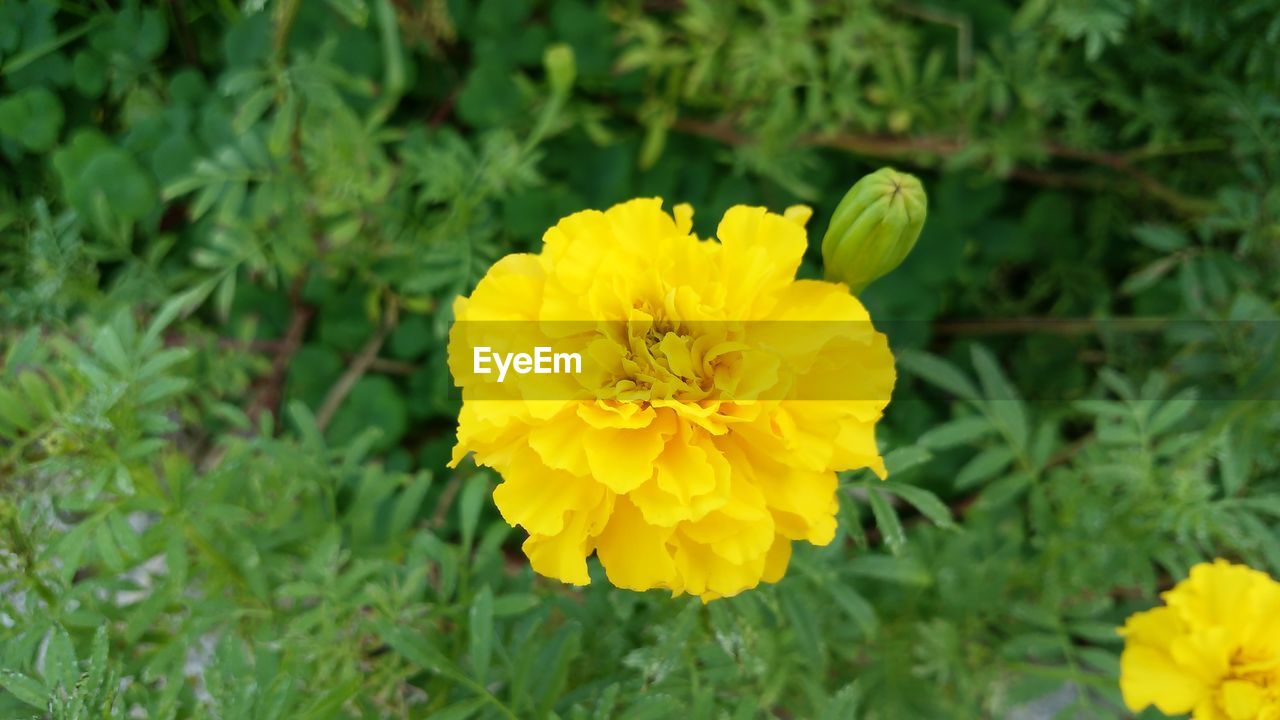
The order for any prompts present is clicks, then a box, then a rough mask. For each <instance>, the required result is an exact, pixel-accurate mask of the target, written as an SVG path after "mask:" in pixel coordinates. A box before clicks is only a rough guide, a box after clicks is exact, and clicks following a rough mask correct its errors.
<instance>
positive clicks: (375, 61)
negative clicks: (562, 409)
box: [0, 0, 1280, 720]
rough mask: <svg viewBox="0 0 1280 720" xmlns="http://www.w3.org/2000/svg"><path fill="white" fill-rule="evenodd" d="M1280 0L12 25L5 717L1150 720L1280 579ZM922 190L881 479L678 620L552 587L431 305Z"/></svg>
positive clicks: (277, 3) (165, 9) (442, 307)
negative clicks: (542, 266)
mask: <svg viewBox="0 0 1280 720" xmlns="http://www.w3.org/2000/svg"><path fill="white" fill-rule="evenodd" d="M1277 36H1280V4H1278V3H1277V2H1276V1H1275V0H1242V1H1241V2H1235V3H1204V2H1202V1H1201V0H1168V1H1167V2H1160V3H1156V2H1149V1H1148V0H1139V1H1138V2H1133V3H1126V2H1122V1H1120V0H1031V1H1029V2H1025V3H1014V2H1012V1H1011V0H958V1H957V2H951V3H934V2H915V1H913V2H899V1H896V0H894V1H890V0H831V1H819V0H787V1H785V2H781V1H779V2H769V1H766V0H751V1H749V2H728V1H726V0H684V1H683V2H661V1H654V0H649V1H642V0H610V1H609V2H605V3H587V2H585V1H583V0H542V1H539V2H529V3H525V2H509V1H508V0H477V1H476V2H467V1H465V0H421V1H420V2H408V1H403V0H325V1H323V2H322V1H321V0H307V1H306V2H303V1H302V0H243V2H235V1H234V0H200V1H195V2H182V1H181V0H176V1H174V2H166V3H141V2H139V1H138V0H123V1H121V2H107V1H106V0H5V1H4V2H0V179H2V182H0V688H2V690H0V716H4V717H51V718H87V717H90V716H93V717H120V718H123V717H146V718H178V717H182V718H186V717H209V718H250V717H252V718H344V717H403V718H417V717H432V718H453V719H459V718H543V717H556V718H564V719H566V720H567V719H569V718H575V719H576V718H614V717H617V718H626V719H627V720H642V719H644V718H665V717H670V716H673V715H674V714H676V713H681V714H683V715H685V716H687V717H689V718H691V719H698V720H700V719H703V718H708V719H709V718H716V719H720V718H734V719H735V720H736V719H738V718H744V719H745V718H755V717H783V718H809V717H813V718H832V719H836V718H841V719H842V718H851V717H860V718H868V719H885V720H896V719H901V718H938V717H942V718H996V717H1001V718H1002V717H1009V716H1010V714H1011V713H1013V712H1015V711H1017V712H1025V711H1027V708H1028V706H1036V703H1042V702H1044V700H1043V698H1045V697H1049V698H1050V699H1051V700H1052V701H1054V702H1056V703H1057V705H1058V707H1057V709H1060V710H1061V712H1062V713H1063V715H1062V716H1063V717H1090V718H1092V717H1126V716H1127V715H1126V711H1125V709H1124V706H1123V703H1122V698H1121V693H1120V686H1119V683H1118V670H1119V660H1118V659H1119V656H1120V652H1121V649H1122V647H1123V644H1122V638H1121V637H1120V636H1119V635H1118V634H1117V632H1116V628H1117V627H1119V626H1120V625H1122V624H1123V622H1124V619H1125V618H1126V617H1128V616H1129V615H1130V614H1131V613H1133V612H1135V611H1140V610H1147V609H1149V608H1151V607H1153V606H1154V605H1156V604H1157V603H1158V599H1157V594H1158V592H1159V591H1161V590H1164V589H1168V588H1170V587H1172V586H1173V585H1174V584H1175V583H1176V582H1178V581H1179V580H1181V579H1183V578H1185V577H1187V574H1188V572H1189V569H1190V568H1191V567H1192V566H1194V565H1196V564H1198V563H1201V562H1204V561H1208V560H1212V559H1213V558H1215V557H1224V558H1228V559H1231V560H1232V561H1235V562H1239V563H1242V564H1246V565H1248V566H1250V567H1252V568H1255V569H1257V570H1261V571H1265V572H1268V573H1270V574H1271V575H1272V577H1280V534H1278V533H1277V530H1276V521H1277V519H1278V518H1280V456H1278V453H1277V448H1280V412H1278V411H1277V408H1278V407H1280V405H1277V402H1278V401H1280V339H1278V337H1277V335H1278V333H1277V329H1278V328H1280V317H1278V313H1280V280H1277V278H1280V96H1278V95H1277V92H1276V88H1277V87H1280V45H1277V42H1276V38H1277ZM890 161H891V162H892V164H894V165H895V166H897V167H899V168H901V169H903V170H907V171H910V172H912V173H913V174H915V175H917V176H918V177H920V179H921V180H922V182H923V184H924V187H925V189H926V190H927V192H928V195H929V219H928V221H927V223H926V225H925V227H924V230H923V234H922V235H921V237H920V239H919V242H918V244H917V246H916V248H915V250H914V252H913V253H912V254H911V255H910V256H909V257H908V258H907V259H906V260H905V262H904V263H903V264H902V265H901V266H900V267H899V268H898V269H897V270H896V271H895V272H894V273H893V274H891V275H889V276H887V277H885V278H883V279H881V280H879V281H878V282H876V283H875V285H874V286H872V287H870V288H869V289H868V290H867V291H866V292H865V293H863V294H862V295H861V299H862V300H863V302H864V303H865V304H866V305H867V307H868V308H869V309H870V311H871V314H872V317H873V318H875V321H876V325H877V328H878V329H880V330H882V331H883V332H885V333H886V334H887V335H888V338H889V343H890V347H891V348H892V349H893V352H894V355H895V357H896V359H897V365H898V376H899V379H898V384H897V386H896V388H895V391H894V397H893V400H892V402H891V403H890V404H889V407H888V410H887V415H886V417H885V419H884V420H882V421H881V422H880V423H879V425H878V431H879V433H878V440H879V444H880V447H881V449H882V451H883V452H884V455H885V461H886V464H887V466H888V471H889V479H888V480H887V481H880V480H879V479H876V478H875V477H873V476H872V475H871V474H870V472H869V471H859V472H855V473H846V474H844V475H843V476H842V477H841V485H840V500H841V502H840V514H839V526H838V528H837V529H836V532H835V539H834V541H833V542H832V543H830V544H829V545H827V546H825V547H809V546H806V545H804V544H797V546H796V549H795V553H794V555H793V557H792V559H791V567H790V570H789V571H788V573H787V576H786V577H785V578H784V579H783V580H782V581H781V582H779V583H778V584H776V585H771V586H767V587H760V588H757V589H754V590H752V591H749V592H746V593H743V594H741V595H739V596H736V597H733V598H728V599H722V600H716V601H715V602H712V603H710V604H707V605H703V604H702V603H701V602H700V601H699V600H698V599H696V598H688V597H681V598H675V599H673V598H671V597H670V596H669V593H663V592H660V591H652V592H648V593H632V592H623V591H619V590H616V589H614V588H612V587H610V586H609V585H608V584H607V583H605V582H604V574H603V571H602V569H601V567H600V566H599V564H598V563H596V562H594V561H592V563H591V564H590V565H589V567H588V571H589V573H590V576H591V578H592V579H593V582H592V584H591V585H590V586H588V587H587V588H584V589H579V590H575V589H571V588H565V587H563V586H561V585H560V584H559V583H555V582H548V581H544V580H542V579H537V578H535V576H534V574H533V572H532V571H531V569H530V568H529V567H528V564H527V562H526V560H525V559H524V557H523V556H522V555H521V554H520V553H519V545H520V543H521V542H522V540H523V539H524V538H523V537H522V533H521V532H520V531H517V530H513V529H512V528H510V527H509V526H508V525H507V524H506V523H505V522H503V520H502V518H501V517H500V516H499V515H498V512H497V510H496V509H495V508H494V507H493V503H492V501H491V500H490V494H491V491H492V489H493V488H494V486H495V484H496V478H495V477H493V476H492V475H491V474H490V473H489V471H487V470H485V469H483V468H478V467H476V466H475V465H474V464H471V463H470V462H469V461H468V462H464V463H463V464H461V465H460V466H459V467H458V468H456V469H449V468H448V467H447V464H448V462H449V458H450V449H451V447H452V446H453V445H454V442H455V431H456V422H457V418H458V412H459V409H460V398H459V396H458V393H457V391H456V389H455V388H453V386H452V383H451V380H450V375H449V371H448V367H447V353H446V345H447V336H448V330H449V327H450V324H451V322H452V320H453V316H452V307H453V301H454V299H455V298H456V297H458V296H459V295H466V294H469V293H471V292H472V290H473V289H474V287H475V285H476V283H477V281H478V280H479V279H480V278H481V277H482V276H484V274H485V273H486V272H487V271H488V270H489V268H490V267H491V266H492V265H493V263H494V262H495V261H496V260H498V259H499V258H500V257H503V256H505V255H507V254H509V253H513V252H527V251H535V252H536V251H537V249H538V248H539V247H540V238H541V236H542V233H543V232H544V231H545V230H546V229H547V228H549V227H551V226H553V225H554V224H555V223H556V221H557V220H558V219H559V218H561V217H563V216H565V215H568V214H570V213H572V212H574V211H577V210H581V209H584V208H599V209H603V208H606V207H609V206H610V205H612V204H614V203H617V202H620V201H623V200H626V199H629V198H634V197H652V196H660V197H663V198H664V199H665V200H666V201H667V203H668V206H670V205H673V204H675V203H679V202H688V203H691V204H693V205H694V206H696V207H697V208H698V215H697V216H696V217H694V218H693V223H694V230H695V232H696V233H697V234H698V235H699V236H700V237H709V236H711V235H713V234H714V230H715V228H714V222H715V221H716V219H718V218H720V217H721V216H722V215H723V214H724V211H725V210H726V209H728V208H729V207H731V206H733V205H741V204H746V205H758V206H765V207H768V208H770V209H772V210H774V211H781V210H782V209H783V208H786V207H788V206H791V205H793V204H797V203H807V204H810V205H812V206H813V207H814V209H815V214H814V216H813V218H812V219H811V220H810V223H809V227H810V228H811V229H812V231H811V232H810V240H811V242H810V246H809V248H808V250H807V251H806V253H805V256H804V260H803V262H802V263H801V266H800V270H799V275H800V276H801V277H818V276H820V275H821V270H820V268H821V264H820V262H821V252H820V248H819V247H818V242H817V238H820V237H821V232H820V231H821V230H822V229H823V228H825V227H827V225H828V223H829V221H830V219H831V216H832V214H833V211H834V210H835V208H836V205H837V203H838V201H839V200H840V198H841V197H842V196H843V195H844V194H845V192H846V191H847V190H848V188H849V186H850V184H851V183H852V182H853V181H854V180H856V179H857V178H859V177H861V176H863V175H865V174H866V173H868V172H869V171H871V170H873V169H875V168H877V167H879V166H881V165H884V164H886V163H887V162H890ZM1149 712H1150V713H1151V714H1149V715H1147V716H1145V717H1159V715H1158V713H1155V711H1149Z"/></svg>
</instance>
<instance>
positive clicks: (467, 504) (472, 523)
mask: <svg viewBox="0 0 1280 720" xmlns="http://www.w3.org/2000/svg"><path fill="white" fill-rule="evenodd" d="M488 495H489V475H488V474H487V473H483V472H478V473H476V474H474V475H472V476H471V477H470V478H468V479H467V480H466V481H465V483H464V485H463V488H462V492H461V493H459V494H458V522H459V526H460V527H461V529H462V547H463V548H466V549H468V550H470V548H471V547H472V542H473V541H474V540H475V536H476V526H477V525H479V523H480V511H481V510H482V509H483V508H484V502H485V498H486V497H488Z"/></svg>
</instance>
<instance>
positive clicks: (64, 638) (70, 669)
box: [41, 624, 80, 692]
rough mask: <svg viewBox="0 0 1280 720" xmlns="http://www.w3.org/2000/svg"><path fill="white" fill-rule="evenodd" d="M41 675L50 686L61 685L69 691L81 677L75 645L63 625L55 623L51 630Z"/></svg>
mask: <svg viewBox="0 0 1280 720" xmlns="http://www.w3.org/2000/svg"><path fill="white" fill-rule="evenodd" d="M41 675H42V676H43V677H44V681H45V683H46V684H48V685H49V686H50V687H58V686H61V687H62V688H63V689H64V690H66V691H68V692H70V690H71V689H72V688H74V687H75V685H76V681H78V680H79V679H80V668H79V667H78V666H77V665H76V648H75V645H73V644H72V643H71V636H70V635H69V634H67V629H66V628H64V627H62V626H61V625H57V624H55V625H54V626H53V629H52V630H50V632H49V640H48V642H47V644H46V645H45V651H44V666H43V669H42V672H41Z"/></svg>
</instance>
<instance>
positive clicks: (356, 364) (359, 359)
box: [316, 301, 400, 431]
mask: <svg viewBox="0 0 1280 720" xmlns="http://www.w3.org/2000/svg"><path fill="white" fill-rule="evenodd" d="M399 318H400V309H399V307H398V306H397V305H396V303H395V301H392V302H391V304H390V305H389V306H388V307H387V313H386V315H385V316H384V317H383V319H382V325H381V326H379V327H378V332H376V333H374V335H373V337H371V338H369V342H367V343H365V344H364V347H363V348H361V349H360V354H358V355H356V357H355V359H354V360H352V361H351V365H350V366H348V367H347V370H346V372H344V373H342V377H340V378H338V381H337V382H336V383H334V384H333V387H332V388H329V394H328V395H326V396H325V398H324V402H323V403H322V404H321V405H320V411H319V412H317V413H316V427H318V428H320V430H322V431H323V430H324V429H325V427H326V426H327V425H328V424H329V421H330V420H332V419H333V416H334V413H336V412H338V408H339V407H340V406H341V405H342V401H343V400H346V399H347V395H349V394H350V393H351V388H353V387H355V384H356V382H357V381H359V380H360V378H362V377H364V374H365V373H366V372H368V371H369V368H371V367H373V364H374V362H375V361H376V360H377V359H378V351H379V350H381V349H382V343H384V342H386V341H387V336H388V335H390V334H391V331H392V330H394V329H395V327H396V323H397V322H398V321H399Z"/></svg>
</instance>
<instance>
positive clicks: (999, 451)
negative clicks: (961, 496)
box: [954, 445, 1013, 490]
mask: <svg viewBox="0 0 1280 720" xmlns="http://www.w3.org/2000/svg"><path fill="white" fill-rule="evenodd" d="M1012 462H1013V451H1012V450H1010V449H1009V448H1007V447H1005V446H1003V445H999V446H996V447H990V448H987V449H986V450H983V451H982V452H980V453H978V454H977V455H975V456H973V458H972V459H970V460H969V462H967V463H965V465H964V467H962V468H960V472H959V474H957V475H956V480H955V483H954V487H955V489H956V490H968V489H969V488H971V487H973V486H975V485H979V484H981V483H983V482H986V481H987V480H990V479H991V478H993V477H995V476H996V475H998V474H1000V473H1001V472H1003V471H1004V470H1005V469H1006V468H1008V467H1009V465H1010V464H1011V463H1012Z"/></svg>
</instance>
